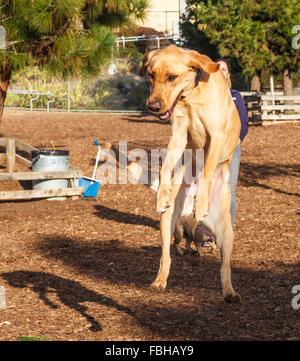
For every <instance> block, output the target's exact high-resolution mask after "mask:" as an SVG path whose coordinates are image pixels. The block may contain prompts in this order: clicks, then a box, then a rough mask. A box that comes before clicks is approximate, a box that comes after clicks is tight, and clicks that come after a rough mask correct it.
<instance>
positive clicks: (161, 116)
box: [159, 111, 170, 120]
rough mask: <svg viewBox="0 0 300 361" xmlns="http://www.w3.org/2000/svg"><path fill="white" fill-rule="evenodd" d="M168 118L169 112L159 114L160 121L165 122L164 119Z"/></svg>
mask: <svg viewBox="0 0 300 361" xmlns="http://www.w3.org/2000/svg"><path fill="white" fill-rule="evenodd" d="M169 116H170V112H169V111H167V112H166V113H164V114H160V116H159V117H160V119H162V120H166V119H168V118H169Z"/></svg>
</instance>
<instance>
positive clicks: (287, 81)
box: [283, 69, 294, 95]
mask: <svg viewBox="0 0 300 361" xmlns="http://www.w3.org/2000/svg"><path fill="white" fill-rule="evenodd" d="M283 87H284V95H294V89H293V81H292V78H291V74H290V71H289V69H285V70H284V72H283Z"/></svg>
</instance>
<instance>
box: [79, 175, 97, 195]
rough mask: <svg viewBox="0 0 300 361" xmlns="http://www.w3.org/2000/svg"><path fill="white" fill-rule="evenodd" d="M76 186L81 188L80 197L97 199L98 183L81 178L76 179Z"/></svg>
mask: <svg viewBox="0 0 300 361" xmlns="http://www.w3.org/2000/svg"><path fill="white" fill-rule="evenodd" d="M78 185H79V187H82V188H83V194H82V197H97V195H98V191H99V187H100V182H99V181H93V180H91V179H89V178H84V177H82V178H79V179H78Z"/></svg>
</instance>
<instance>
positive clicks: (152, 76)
mask: <svg viewBox="0 0 300 361" xmlns="http://www.w3.org/2000/svg"><path fill="white" fill-rule="evenodd" d="M197 69H201V71H202V72H201V76H200V79H199V82H198V84H197V85H196V84H195V78H196V74H197ZM146 71H148V79H149V81H150V91H151V93H150V96H149V98H148V99H147V106H148V108H149V109H150V110H151V111H152V112H154V113H156V114H157V115H158V116H159V117H160V119H164V120H168V119H170V120H171V124H172V135H171V138H170V141H169V144H168V149H167V155H166V158H165V160H164V163H163V165H162V168H161V171H160V183H159V188H158V190H157V201H156V209H157V211H158V212H160V213H161V218H160V230H161V239H162V256H161V259H160V267H159V271H158V274H157V277H156V279H155V281H154V282H153V283H152V285H151V287H152V288H153V289H155V290H161V291H162V290H164V289H165V287H166V285H167V278H168V275H169V272H170V265H171V258H170V242H171V237H172V234H174V229H175V225H176V221H177V219H178V218H179V217H180V216H182V215H188V214H187V213H188V212H189V211H190V214H191V213H193V214H194V217H195V219H196V222H199V221H202V222H203V223H204V224H205V225H207V227H208V228H209V229H211V230H212V231H213V232H214V233H215V235H216V242H217V245H218V247H219V248H220V251H221V257H222V265H221V282H222V293H223V297H224V299H225V301H226V302H240V296H239V295H238V294H237V293H236V292H235V291H234V289H233V287H232V283H231V267H230V258H231V252H232V246H233V231H232V227H231V218H230V189H229V184H228V179H229V161H230V159H231V157H232V154H233V152H234V150H235V147H236V145H237V142H238V138H239V134H240V126H241V125H240V120H239V115H238V112H237V109H236V106H235V104H234V102H233V100H232V97H231V94H230V91H229V88H228V84H227V82H226V80H225V77H224V76H223V74H222V72H221V71H220V70H219V64H216V63H214V62H213V61H212V60H211V59H210V58H208V57H207V56H205V55H202V54H199V53H198V52H196V51H192V50H185V49H183V48H180V47H177V46H176V45H170V46H168V47H167V48H164V49H161V50H154V51H151V52H148V53H147V54H146V55H145V56H144V59H143V67H142V69H141V75H143V74H145V72H146ZM195 85H196V86H195ZM185 149H192V150H193V161H192V164H193V167H192V168H193V172H195V169H196V158H195V151H196V149H204V168H203V169H202V170H201V173H200V172H199V174H196V179H198V180H199V179H202V182H200V181H199V183H198V187H197V189H196V192H193V191H190V190H189V189H190V187H194V185H193V184H194V183H189V182H186V181H185V177H184V175H185V171H186V169H187V167H186V165H183V166H182V171H181V172H180V176H179V180H181V181H178V180H177V181H176V182H173V183H172V171H173V170H174V167H175V165H176V164H177V163H178V162H179V161H180V158H181V157H182V155H183V152H184V150H185ZM201 177H202V178H201ZM191 194H196V195H195V201H194V197H191V196H190V195H191Z"/></svg>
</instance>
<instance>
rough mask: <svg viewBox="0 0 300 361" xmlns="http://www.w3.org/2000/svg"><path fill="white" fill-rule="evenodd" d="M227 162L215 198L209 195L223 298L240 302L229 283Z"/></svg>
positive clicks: (230, 230) (230, 234) (221, 172)
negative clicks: (211, 203)
mask: <svg viewBox="0 0 300 361" xmlns="http://www.w3.org/2000/svg"><path fill="white" fill-rule="evenodd" d="M228 176H229V170H228V164H227V162H226V163H224V164H223V165H222V169H221V170H220V174H219V176H218V180H217V181H216V183H219V182H220V181H221V184H220V183H219V185H217V186H216V188H217V189H216V193H217V194H216V198H217V199H215V200H213V198H214V195H212V196H211V200H212V201H213V203H214V202H216V204H215V205H212V207H213V208H215V212H216V215H217V217H216V222H215V227H214V230H215V234H216V242H217V245H218V247H219V248H220V252H221V259H222V264H221V283H222V294H223V297H224V300H225V301H226V302H228V303H238V302H240V300H241V298H240V296H239V295H238V294H237V293H236V292H235V291H234V289H233V287H232V283H231V267H230V259H231V252H232V248H233V230H232V227H231V216H230V189H229V184H228ZM212 210H213V209H212Z"/></svg>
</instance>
